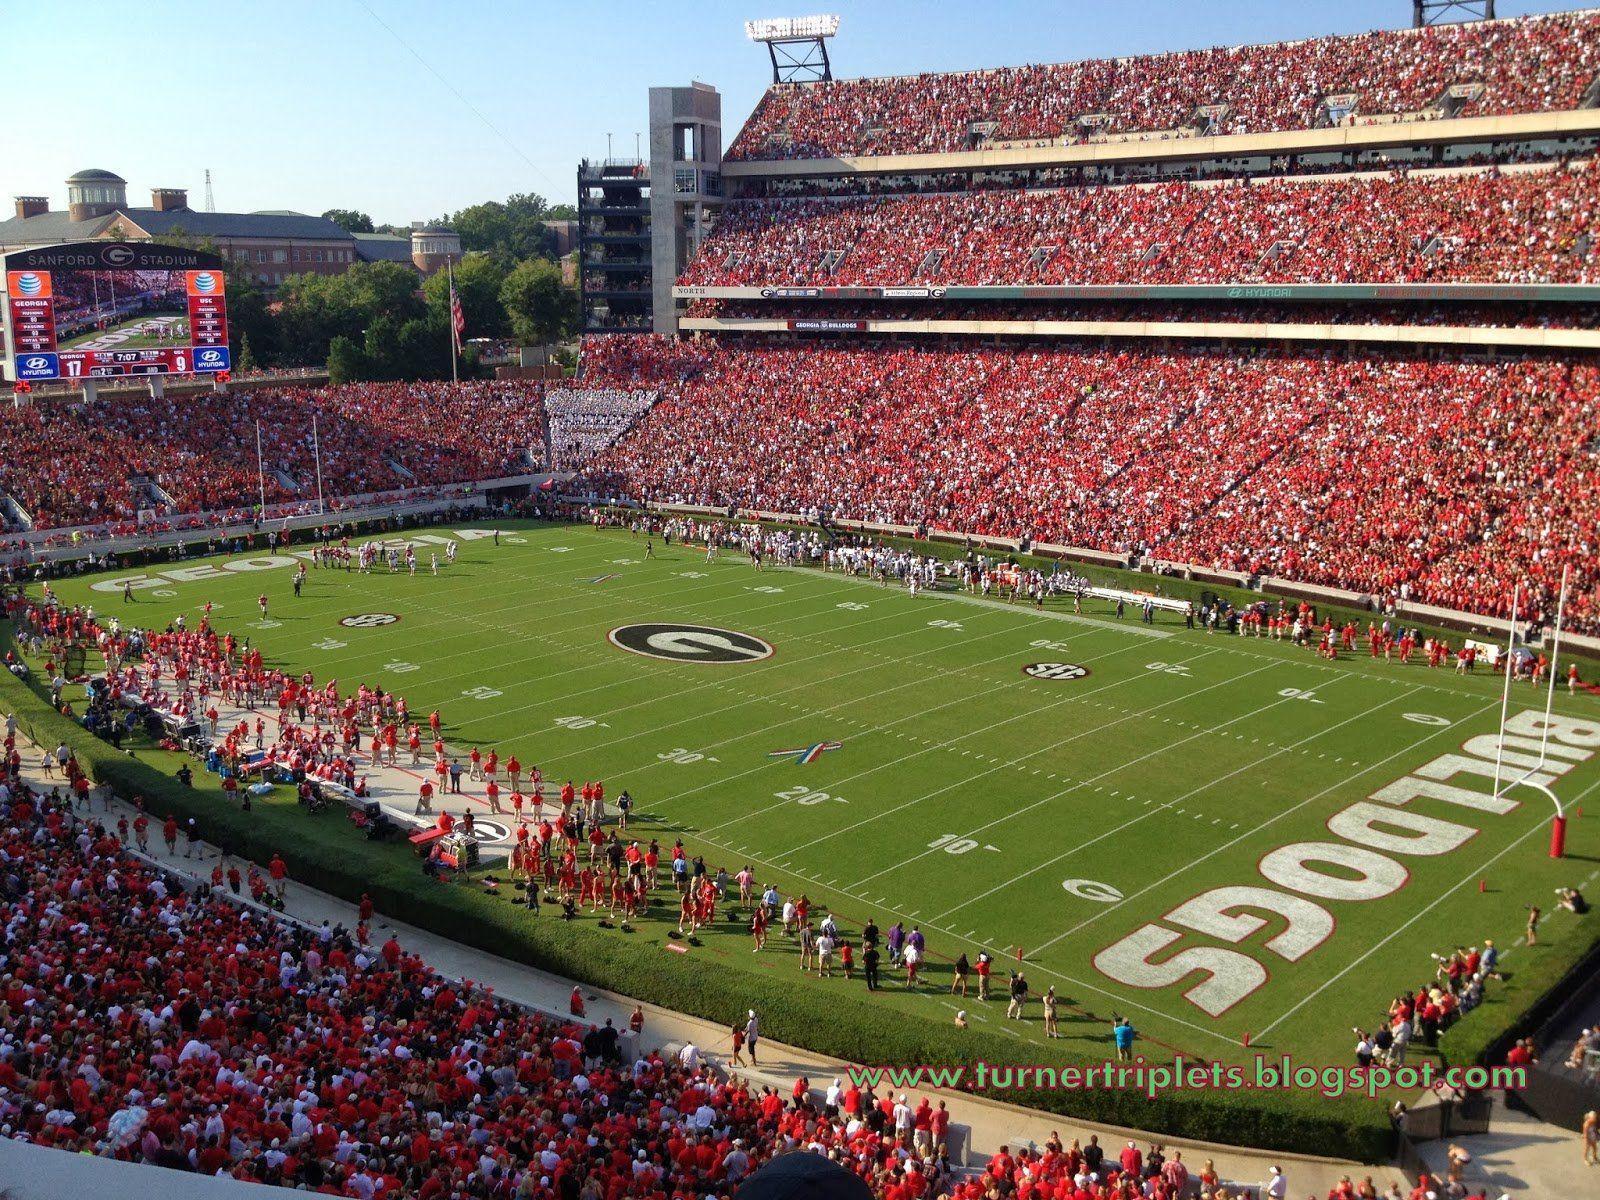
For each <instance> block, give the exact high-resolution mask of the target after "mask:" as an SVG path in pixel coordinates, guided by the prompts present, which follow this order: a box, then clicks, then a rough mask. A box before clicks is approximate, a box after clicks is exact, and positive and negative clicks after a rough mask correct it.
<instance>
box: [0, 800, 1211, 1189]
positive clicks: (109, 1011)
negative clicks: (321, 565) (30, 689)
mask: <svg viewBox="0 0 1600 1200" xmlns="http://www.w3.org/2000/svg"><path fill="white" fill-rule="evenodd" d="M6 786H7V793H8V794H7V797H6V804H5V807H4V811H3V812H0V896H3V898H4V900H5V903H6V919H5V923H4V926H3V929H0V1018H3V1019H0V1135H3V1136H7V1137H13V1138H21V1139H24V1140H27V1141H30V1142H33V1143H35V1144H37V1145H40V1146H45V1147H52V1148H56V1149H61V1150H66V1151H72V1152H78V1153H89V1154H97V1155H101V1156H105V1157H111V1158H116V1159H121V1160H123V1161H128V1162H142V1163H149V1164H154V1165H159V1166H164V1167H168V1168H171V1169H175V1170H179V1171H187V1172H195V1173H199V1174H204V1175H223V1176H229V1177H232V1178H234V1179H240V1180H250V1181H257V1182H263V1183H270V1184H276V1185H280V1186H286V1187H292V1188H301V1189H304V1190H309V1191H315V1192H320V1193H322V1194H326V1195H336V1196H346V1197H355V1198H357V1200H373V1197H375V1196H390V1195H407V1196H414V1197H417V1198H419V1200H442V1198H450V1200H455V1198H462V1200H466V1198H483V1200H490V1198H493V1200H505V1198H508V1197H516V1198H518V1200H557V1198H560V1200H574V1198H577V1197H585V1198H598V1197H602V1196H603V1197H616V1198H620V1197H640V1198H662V1200H664V1198H666V1197H681V1198H688V1197H723V1196H728V1195H731V1194H732V1193H733V1192H734V1191H735V1190H736V1189H737V1187H738V1185H739V1184H740V1182H741V1181H742V1180H744V1179H745V1178H746V1177H748V1176H749V1175H750V1174H751V1173H752V1172H753V1171H755V1170H756V1169H758V1168H759V1166H760V1165H761V1164H762V1163H763V1162H764V1161H766V1160H767V1159H769V1158H771V1157H772V1156H773V1155H775V1154H778V1153H783V1152H786V1151H790V1150H795V1149H804V1150H810V1151H812V1152H815V1153H819V1154H823V1155H826V1156H828V1157H830V1158H832V1159H833V1160H834V1161H836V1162H839V1163H842V1164H843V1165H845V1166H846V1167H848V1168H849V1169H851V1170H853V1171H855V1172H856V1173H857V1174H858V1175H859V1176H860V1177H861V1178H862V1179H863V1180H864V1181H865V1182H866V1183H867V1185H868V1186H869V1187H870V1189H871V1191H872V1193H873V1194H874V1195H875V1196H879V1197H883V1198H884V1200H917V1198H919V1197H924V1196H926V1197H932V1196H949V1197H953V1198H958V1200H981V1198H982V1197H984V1196H989V1195H993V1194H995V1189H997V1188H1003V1189H1005V1190H1006V1191H1008V1192H1009V1191H1011V1190H1013V1189H1027V1190H1028V1191H1030V1192H1034V1191H1037V1190H1039V1188H1041V1187H1044V1186H1057V1185H1059V1186H1065V1187H1067V1188H1068V1189H1069V1191H1067V1192H1065V1193H1063V1194H1066V1195H1070V1196H1072V1197H1074V1200H1076V1198H1078V1197H1086V1198H1088V1200H1102V1198H1106V1197H1114V1196H1125V1195H1128V1194H1130V1193H1129V1192H1128V1191H1127V1186H1128V1185H1130V1184H1131V1185H1132V1186H1134V1187H1137V1188H1142V1190H1141V1191H1140V1192H1139V1194H1141V1195H1144V1196H1147V1197H1150V1198H1151V1200H1170V1198H1172V1197H1176V1196H1178V1195H1179V1194H1181V1189H1182V1188H1183V1186H1184V1185H1185V1184H1186V1183H1187V1182H1188V1181H1189V1179H1190V1175H1189V1170H1188V1168H1187V1167H1186V1166H1184V1165H1183V1163H1182V1162H1181V1155H1179V1154H1173V1155H1171V1156H1167V1155H1165V1154H1163V1153H1162V1152H1161V1151H1159V1150H1158V1149H1156V1148H1155V1147H1152V1150H1151V1154H1150V1156H1148V1157H1147V1156H1146V1155H1145V1154H1144V1153H1143V1152H1138V1153H1136V1155H1134V1156H1129V1155H1128V1154H1127V1153H1124V1154H1123V1155H1122V1156H1121V1157H1116V1158H1113V1157H1110V1156H1108V1155H1107V1154H1106V1153H1105V1151H1104V1150H1103V1149H1102V1148H1101V1147H1100V1146H1099V1145H1098V1143H1097V1142H1096V1141H1095V1140H1094V1139H1090V1142H1089V1145H1088V1146H1080V1145H1079V1143H1078V1142H1076V1141H1075V1142H1074V1143H1073V1144H1072V1145H1071V1146H1070V1147H1065V1146H1063V1145H1061V1144H1060V1143H1059V1140H1057V1139H1052V1140H1051V1142H1050V1143H1049V1144H1047V1145H1046V1146H1044V1147H1042V1148H1040V1149H1037V1150H1034V1149H1027V1150H1020V1151H1019V1152H1018V1153H1016V1154H1012V1153H1011V1151H1010V1148H1009V1147H1006V1148H1002V1150H1001V1151H1000V1152H999V1153H998V1154H997V1155H996V1156H994V1158H993V1159H992V1160H991V1161H990V1162H989V1164H988V1166H987V1167H986V1168H985V1170H984V1171H983V1172H982V1173H980V1174H978V1175H973V1176H968V1175H966V1174H964V1173H958V1172H957V1171H956V1170H954V1169H953V1168H952V1166H951V1164H950V1160H949V1157H948V1151H947V1146H946V1132H947V1130H948V1128H949V1117H950V1114H949V1112H948V1110H947V1108H946V1105H945V1103H944V1102H943V1101H940V1102H939V1104H938V1107H937V1108H936V1107H935V1106H934V1104H933V1102H932V1101H930V1100H929V1099H928V1098H926V1097H922V1098H920V1099H919V1102H918V1103H917V1104H916V1105H915V1107H913V1105H912V1103H911V1101H910V1100H909V1098H908V1097H907V1096H906V1095H904V1094H901V1095H898V1096H897V1095H896V1094H895V1093H893V1092H888V1093H885V1094H884V1095H883V1096H882V1097H879V1096H877V1095H875V1094H874V1093H873V1091H872V1090H870V1089H868V1090H866V1091H862V1090H861V1089H860V1088H859V1087H857V1086H856V1085H855V1084H853V1083H852V1084H850V1085H849V1086H848V1087H847V1086H845V1084H844V1083H843V1081H841V1080H835V1081H834V1083H833V1084H832V1086H830V1087H829V1088H827V1089H826V1091H825V1092H823V1093H821V1094H820V1095H819V1094H814V1093H813V1091H812V1090H811V1088H810V1087H809V1081H807V1080H804V1079H801V1080H798V1081H797V1082H796V1084H795V1087H794V1088H793V1090H792V1091H791V1093H790V1094H789V1095H788V1096H784V1095H782V1094H781V1093H779V1092H778V1091H777V1090H775V1089H773V1088H772V1087H770V1086H763V1087H761V1088H760V1090H759V1091H757V1090H755V1089H753V1088H752V1087H751V1086H749V1085H747V1084H745V1083H744V1082H741V1081H740V1080H739V1079H738V1078H737V1077H729V1078H724V1077H722V1076H720V1075H717V1074H714V1073H712V1072H711V1071H709V1070H707V1069H705V1066H704V1065H703V1064H702V1062H701V1058H700V1055H699V1052H698V1050H696V1049H694V1048H693V1047H690V1048H687V1049H686V1050H685V1051H684V1052H683V1053H682V1054H680V1055H677V1056H674V1057H671V1058H664V1057H663V1056H662V1054H661V1053H660V1052H651V1053H643V1052H641V1053H639V1054H637V1055H636V1056H634V1057H633V1058H632V1059H631V1061H629V1060H628V1059H627V1058H625V1057H624V1055H623V1054H622V1053H621V1044H620V1037H619V1033H620V1031H618V1030H616V1029H615V1028H614V1027H613V1025H612V1023H611V1022H610V1021H609V1020H608V1021H607V1022H606V1023H605V1025H604V1026H603V1027H597V1026H596V1025H594V1024H589V1023H586V1022H584V1021H583V1020H581V1019H575V1020H563V1019H559V1018H555V1017H552V1016H548V1015H544V1014H539V1013H536V1012H533V1011H530V1010H527V1009H524V1008H521V1007H518V1006H515V1005H512V1004H509V1003H506V1002H504V1001H501V1000H499V999H497V998H495V997H494V996H493V995H492V994H491V993H490V992H489V991H487V990H484V989H479V988H476V987H474V986H473V985H472V984H470V983H460V982H457V981H454V980H451V979H448V978H445V977H443V976H440V975H437V974H435V973H434V972H433V971H431V970H430V969H429V968H428V967H427V965H426V964H425V963H424V962H423V961H422V960H421V959H420V958H418V957H417V956H415V955H413V954H410V953H407V952H406V951H405V950H404V949H402V947H401V946H400V944H399V943H398V941H396V940H395V939H394V938H393V937H392V936H391V937H390V938H389V939H388V940H386V941H385V942H383V943H382V945H381V946H376V947H374V946H370V945H369V944H368V942H367V939H366V936H365V927H364V925H363V926H362V927H361V929H360V930H359V931H358V933H357V934H354V935H352V934H351V933H350V932H349V931H347V930H346V929H344V928H343V927H342V926H340V927H333V926H330V925H328V924H326V923H324V925H323V926H321V927H320V928H310V927H307V926H304V925H301V924H298V923H293V922H290V921H287V920H284V919H282V918H279V917H276V916H273V915H271V914H270V913H268V912H265V911H263V910H260V909H257V908H252V907H249V906H247V905H246V904H244V903H243V902H242V901H240V900H239V899H230V898H228V895H227V893H226V892H224V891H222V885H221V883H220V882H219V881H218V880H219V877H221V876H223V875H224V869H223V864H222V863H219V864H218V865H217V867H216V868H215V870H214V873H213V881H214V882H213V884H212V886H211V887H210V888H206V887H203V886H202V887H189V886H186V881H184V880H183V879H181V878H180V877H178V876H174V875H171V874H169V873H167V872H165V871H163V870H162V869H161V868H159V867H158V866H155V865H153V863H152V862H151V860H149V859H147V858H135V857H133V856H132V855H131V854H129V853H128V852H127V851H126V850H125V849H124V847H123V843H122V836H125V835H120V834H119V832H118V831H117V830H114V829H112V828H110V827H108V826H107V825H106V824H104V823H101V822H98V821H95V820H94V819H93V818H92V817H88V816H86V815H80V814H78V813H76V812H75V811H74V806H73V804H72V803H71V801H69V800H67V799H64V798H61V797H59V796H58V795H56V794H51V795H48V796H47V795H41V794H38V793H36V792H33V791H32V790H30V789H28V788H26V787H25V786H23V785H21V784H19V783H17V782H16V781H14V780H13V781H11V782H10V783H8V784H7V785H6ZM174 837H175V835H171V834H169V844H170V843H171V842H172V841H173V840H174ZM230 865H232V864H230ZM246 865H248V864H246ZM250 872H251V876H252V885H253V886H252V891H254V892H257V893H258V894H259V893H261V892H262V891H264V890H265V888H266V885H265V884H263V883H262V881H261V880H260V877H259V874H258V872H257V871H256V869H255V867H254V866H250ZM232 875H233V877H236V876H237V867H236V866H235V867H234V870H233V872H232ZM232 890H234V891H237V888H234V889H232ZM363 911H364V910H363ZM1131 1145H1132V1143H1130V1146H1131ZM1135 1158H1136V1159H1137V1161H1135ZM1208 1169H1209V1164H1208V1166H1207V1170H1208ZM1205 1175H1206V1171H1205V1170H1203V1171H1202V1173H1201V1176H1200V1178H1202V1179H1204V1178H1205ZM1210 1178H1211V1180H1212V1181H1213V1182H1214V1181H1215V1175H1214V1173H1212V1174H1211V1176H1210ZM1018 1194H1021V1192H1020V1190H1019V1191H1018Z"/></svg>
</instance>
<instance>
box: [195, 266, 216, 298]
mask: <svg viewBox="0 0 1600 1200" xmlns="http://www.w3.org/2000/svg"><path fill="white" fill-rule="evenodd" d="M194 290H195V291H197V292H200V293H201V294H205V293H207V292H214V291H216V290H217V278H216V276H215V275H213V274H212V273H211V272H210V271H201V272H200V273H199V274H198V275H196V276H195V277H194Z"/></svg>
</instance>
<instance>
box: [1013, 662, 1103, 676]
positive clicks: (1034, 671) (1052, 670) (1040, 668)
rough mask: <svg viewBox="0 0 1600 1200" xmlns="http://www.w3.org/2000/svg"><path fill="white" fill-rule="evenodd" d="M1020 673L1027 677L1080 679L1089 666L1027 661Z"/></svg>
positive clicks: (1087, 671) (1086, 672) (1085, 673)
mask: <svg viewBox="0 0 1600 1200" xmlns="http://www.w3.org/2000/svg"><path fill="white" fill-rule="evenodd" d="M1022 673H1023V674H1024V675H1026V676H1027V677H1028V678H1029V679H1082V678H1083V677H1084V676H1085V675H1087V674H1088V673H1089V668H1088V667H1080V666H1079V665H1078V664H1077V663H1029V664H1028V665H1027V666H1025V667H1023V668H1022Z"/></svg>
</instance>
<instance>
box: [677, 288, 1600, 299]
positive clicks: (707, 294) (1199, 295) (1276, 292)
mask: <svg viewBox="0 0 1600 1200" xmlns="http://www.w3.org/2000/svg"><path fill="white" fill-rule="evenodd" d="M672 295H673V298H674V299H677V300H785V301H787V300H829V301H833V300H921V301H953V300H966V301H1005V300H1280V301H1290V302H1295V301H1308V302H1309V301H1319V300H1417V301H1451V302H1458V301H1463V300H1468V301H1470V300H1513V301H1524V302H1537V303H1549V302H1552V301H1555V302H1571V303H1583V304H1594V303H1597V302H1600V285H1594V284H1579V283H1550V284H1521V283H1218V284H1170V285H1155V284H1149V285H1147V284H1059V285H1057V284H1019V285H1010V286H1005V287H968V286H962V287H955V286H952V287H937V286H934V287H929V286H918V287H813V286H806V285H793V286H788V285H784V286H774V287H699V286H695V285H683V284H680V285H678V286H676V287H674V288H673V289H672Z"/></svg>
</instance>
